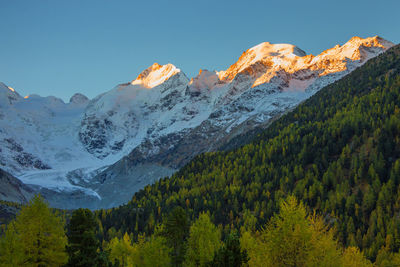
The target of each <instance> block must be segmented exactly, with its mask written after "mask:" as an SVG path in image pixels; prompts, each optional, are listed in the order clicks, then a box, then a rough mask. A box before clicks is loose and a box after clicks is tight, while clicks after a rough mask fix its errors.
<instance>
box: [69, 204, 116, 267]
mask: <svg viewBox="0 0 400 267" xmlns="http://www.w3.org/2000/svg"><path fill="white" fill-rule="evenodd" d="M97 227H98V223H97V221H96V218H95V217H94V215H93V213H92V212H91V211H90V210H89V209H78V210H75V211H74V212H73V213H72V217H71V221H70V223H69V227H68V246H67V252H68V255H69V260H68V264H67V266H70V267H78V266H82V267H84V266H85V267H91V266H96V267H97V266H99V267H100V266H109V264H108V260H107V257H106V255H105V253H104V252H101V251H100V242H99V240H98V239H97V237H96V230H97Z"/></svg>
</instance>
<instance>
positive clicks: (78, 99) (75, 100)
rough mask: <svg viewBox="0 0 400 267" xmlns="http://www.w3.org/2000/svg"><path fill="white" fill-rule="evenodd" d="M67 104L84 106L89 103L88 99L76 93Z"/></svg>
mask: <svg viewBox="0 0 400 267" xmlns="http://www.w3.org/2000/svg"><path fill="white" fill-rule="evenodd" d="M69 103H71V104H75V105H86V104H87V103H89V98H88V97H87V96H85V95H83V94H80V93H76V94H74V95H73V96H71V98H70V99H69Z"/></svg>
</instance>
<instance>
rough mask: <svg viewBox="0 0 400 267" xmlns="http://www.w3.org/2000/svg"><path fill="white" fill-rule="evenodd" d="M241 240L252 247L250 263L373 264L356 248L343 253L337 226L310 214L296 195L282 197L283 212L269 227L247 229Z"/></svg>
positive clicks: (335, 266) (249, 250)
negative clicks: (335, 230)
mask: <svg viewBox="0 0 400 267" xmlns="http://www.w3.org/2000/svg"><path fill="white" fill-rule="evenodd" d="M240 241H241V245H242V247H243V248H245V249H246V250H247V251H248V254H249V256H250V261H249V265H250V266H263V267H268V266H277V267H279V266H297V267H301V266H307V267H311V266H315V267H317V266H332V267H339V266H343V267H347V266H372V265H371V263H370V262H369V261H368V260H367V259H366V258H365V257H364V255H363V254H362V253H360V252H359V251H358V250H356V249H354V248H349V249H347V250H346V251H345V252H344V253H343V254H342V252H341V250H340V249H339V245H338V243H337V241H336V240H335V238H334V232H333V230H332V229H328V228H327V227H326V225H325V224H324V222H323V220H322V219H321V218H320V217H318V216H315V215H313V216H310V215H308V214H307V211H306V209H305V207H304V206H303V204H302V203H298V202H297V200H296V199H295V198H294V197H289V198H288V199H287V200H285V201H282V203H281V205H280V211H279V214H276V215H274V216H273V217H272V219H271V220H270V222H269V223H268V224H267V226H266V227H265V229H263V230H261V231H258V232H255V233H251V232H247V231H246V232H244V233H243V234H242V237H241V240H240ZM349 264H350V265H349Z"/></svg>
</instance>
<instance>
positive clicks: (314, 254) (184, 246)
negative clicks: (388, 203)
mask: <svg viewBox="0 0 400 267" xmlns="http://www.w3.org/2000/svg"><path fill="white" fill-rule="evenodd" d="M99 230H100V229H99V224H98V220H96V218H95V216H94V215H93V213H92V212H91V211H90V210H88V209H78V210H75V211H74V212H73V213H72V216H71V218H70V221H69V222H68V224H67V225H66V224H65V220H64V216H63V215H62V214H61V213H58V212H57V211H54V210H51V209H50V208H49V207H48V205H47V204H46V202H44V200H43V199H42V198H41V197H40V196H36V197H34V198H33V200H31V202H30V203H29V204H28V205H27V206H24V207H23V208H22V210H21V212H20V213H19V215H17V217H16V219H15V220H13V221H11V222H10V223H9V224H8V225H7V227H6V228H5V233H4V234H3V235H2V236H1V237H0V266H35V267H36V266H67V267H68V266H71V267H72V266H74V267H78V266H86V267H90V266H102V267H103V266H104V267H113V266H124V267H125V266H130V267H131V266H132V267H133V266H135V267H136V266H137V267H139V266H141V267H142V266H144V267H146V266H148V267H157V266H160V267H161V266H230V267H235V266H264V267H268V266H297V267H301V266H332V267H333V266H334V267H340V266H343V267H347V266H348V267H350V266H359V267H364V266H365V267H367V266H371V267H372V266H373V265H372V263H371V262H370V261H369V260H368V259H367V258H366V257H365V256H364V255H363V253H362V252H360V250H359V249H358V248H356V247H348V248H343V247H342V246H341V245H340V244H339V243H338V242H337V240H336V239H335V229H334V228H330V227H328V226H327V225H326V223H325V222H324V219H323V218H322V217H320V216H317V215H316V214H315V213H311V214H310V213H308V212H307V210H306V208H305V206H304V205H303V204H302V203H301V202H300V203H298V201H297V200H296V198H295V197H293V196H289V197H288V198H287V199H285V200H284V201H282V202H281V203H280V209H279V213H277V214H275V215H274V216H273V217H272V218H271V220H270V221H269V222H268V223H267V224H266V225H265V226H264V227H263V228H262V230H258V231H257V230H254V228H253V227H252V226H251V225H249V227H245V226H243V227H241V229H240V231H239V232H237V231H231V232H230V233H229V234H228V235H227V236H226V237H225V241H224V242H223V241H222V231H221V230H222V229H221V228H219V227H217V226H215V225H214V224H213V223H212V221H211V219H210V216H209V214H207V213H201V214H200V216H199V217H198V218H196V220H194V222H193V223H192V224H191V225H190V222H189V219H188V217H187V214H186V212H185V210H184V209H183V208H181V207H177V208H175V209H174V210H173V211H172V212H171V213H170V214H169V215H168V217H167V219H166V221H165V223H164V224H162V225H158V226H157V227H156V230H155V232H154V234H153V235H151V236H148V237H147V236H145V235H140V236H139V238H138V241H137V242H132V237H131V236H130V235H129V234H128V233H125V234H124V235H123V237H122V238H118V237H114V238H113V239H111V240H110V241H109V242H106V241H103V244H100V240H99V239H98V238H97V236H98V234H99ZM375 265H376V266H399V265H400V253H391V252H390V251H389V249H388V248H385V249H384V250H382V251H381V252H380V253H379V254H378V257H377V261H376V263H375Z"/></svg>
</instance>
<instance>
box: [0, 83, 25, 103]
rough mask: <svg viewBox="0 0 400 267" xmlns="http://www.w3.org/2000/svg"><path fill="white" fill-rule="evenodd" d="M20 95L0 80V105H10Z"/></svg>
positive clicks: (19, 98)
mask: <svg viewBox="0 0 400 267" xmlns="http://www.w3.org/2000/svg"><path fill="white" fill-rule="evenodd" d="M21 99H22V97H21V96H20V95H19V94H18V93H17V91H15V90H14V89H13V88H11V87H9V86H7V85H5V84H4V83H2V82H0V106H8V105H12V104H14V103H15V102H17V101H18V100H21Z"/></svg>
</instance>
